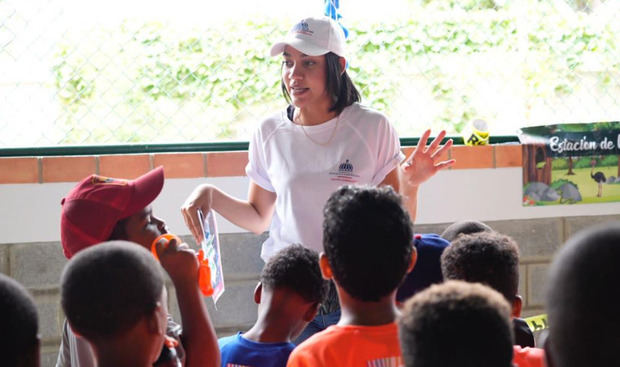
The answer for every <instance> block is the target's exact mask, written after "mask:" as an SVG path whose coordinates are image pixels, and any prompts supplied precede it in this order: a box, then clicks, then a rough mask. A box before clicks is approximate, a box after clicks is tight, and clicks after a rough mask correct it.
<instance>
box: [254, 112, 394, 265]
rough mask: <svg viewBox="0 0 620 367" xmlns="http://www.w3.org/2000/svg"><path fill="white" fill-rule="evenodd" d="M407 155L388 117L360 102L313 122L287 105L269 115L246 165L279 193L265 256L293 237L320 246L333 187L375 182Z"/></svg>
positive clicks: (318, 248)
mask: <svg viewBox="0 0 620 367" xmlns="http://www.w3.org/2000/svg"><path fill="white" fill-rule="evenodd" d="M334 129H336V130H335V131H334ZM304 130H305V131H304ZM308 136H310V137H311V138H312V139H310V138H309V137H308ZM330 139H331V140H330ZM328 142H329V143H328ZM327 143H328V144H327ZM319 144H324V145H319ZM403 158H404V155H403V154H402V153H401V151H400V141H399V140H398V135H397V134H396V131H394V129H393V128H392V126H391V125H390V123H389V122H388V120H387V118H386V117H385V116H384V115H383V114H381V113H379V112H377V111H374V110H372V109H369V108H367V107H364V106H362V105H360V104H357V103H355V104H353V105H351V106H349V107H347V108H345V109H344V110H343V111H342V113H340V115H339V116H338V117H336V118H333V119H331V120H329V121H327V122H325V123H322V124H320V125H315V126H304V127H302V126H300V125H297V124H295V123H293V122H292V121H291V120H289V118H288V117H287V114H286V111H282V112H280V113H278V114H275V115H273V116H271V117H269V118H267V119H266V120H265V121H263V122H262V123H261V125H260V127H259V129H258V130H257V131H256V132H255V133H254V136H253V137H252V140H251V141H250V147H249V163H248V165H247V166H246V168H245V171H246V174H247V175H248V177H250V178H251V179H252V180H253V181H254V182H255V183H256V184H257V185H259V186H260V187H262V188H263V189H265V190H267V191H271V192H275V193H276V195H277V197H276V203H275V212H274V215H273V219H272V222H271V227H270V229H269V238H268V239H267V240H266V241H265V243H263V247H262V250H261V257H262V258H263V260H265V261H267V260H268V259H269V258H270V257H271V256H272V255H273V254H275V253H276V252H277V251H279V250H280V249H282V248H284V247H286V246H289V245H291V244H293V243H299V244H301V245H303V246H305V247H307V248H310V249H313V250H315V251H317V252H320V251H322V250H323V242H322V240H323V227H322V223H323V207H324V205H325V202H326V201H327V199H328V198H329V196H330V195H331V193H332V192H334V191H335V190H336V189H337V188H338V187H340V186H342V185H344V184H366V185H371V186H376V185H378V184H380V183H381V182H382V181H383V179H384V178H385V177H386V176H387V174H388V173H390V172H391V171H392V170H393V169H394V168H396V167H397V166H398V164H399V163H400V161H401V160H402V159H403Z"/></svg>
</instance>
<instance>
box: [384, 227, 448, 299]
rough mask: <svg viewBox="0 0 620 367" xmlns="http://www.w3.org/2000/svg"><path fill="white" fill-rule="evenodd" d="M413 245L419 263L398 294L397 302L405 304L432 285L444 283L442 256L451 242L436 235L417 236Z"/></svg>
mask: <svg viewBox="0 0 620 367" xmlns="http://www.w3.org/2000/svg"><path fill="white" fill-rule="evenodd" d="M413 245H414V246H415V249H416V252H417V257H418V259H417V261H416V263H415V267H414V268H413V270H412V271H411V272H410V273H409V274H407V276H406V277H405V280H404V281H403V283H402V284H401V285H400V287H399V288H398V292H396V300H397V301H398V302H404V301H405V300H406V299H408V298H409V297H411V296H413V295H414V294H416V293H418V292H420V291H422V290H424V289H426V288H428V287H429V286H431V285H432V284H437V283H441V282H443V275H441V254H442V253H443V251H444V250H445V249H446V247H448V246H449V245H450V242H448V241H446V240H445V239H443V238H441V237H439V236H438V235H436V234H434V233H425V234H416V235H415V237H414V238H413Z"/></svg>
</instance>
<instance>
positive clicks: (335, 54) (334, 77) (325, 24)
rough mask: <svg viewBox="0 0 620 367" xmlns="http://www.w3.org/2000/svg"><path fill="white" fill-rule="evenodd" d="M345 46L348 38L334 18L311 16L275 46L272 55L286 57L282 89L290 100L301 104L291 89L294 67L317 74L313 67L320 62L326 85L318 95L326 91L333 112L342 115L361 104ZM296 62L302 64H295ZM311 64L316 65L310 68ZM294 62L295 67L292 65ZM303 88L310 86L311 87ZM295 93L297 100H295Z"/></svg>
mask: <svg viewBox="0 0 620 367" xmlns="http://www.w3.org/2000/svg"><path fill="white" fill-rule="evenodd" d="M345 46H346V39H345V35H344V32H343V30H342V27H341V26H340V25H339V24H338V23H337V22H335V21H334V20H333V19H330V18H328V17H319V18H312V17H310V18H305V19H302V20H301V21H300V22H299V23H297V24H295V25H294V26H293V28H292V29H291V30H290V32H289V33H288V35H287V36H286V38H285V39H284V40H283V41H281V42H277V43H275V44H274V45H273V46H272V48H271V56H276V55H280V54H284V61H283V64H282V82H281V87H282V93H283V95H284V98H285V99H286V101H287V102H288V103H289V104H295V105H296V103H295V102H296V101H297V98H295V97H296V95H295V94H293V93H291V89H290V87H291V85H290V84H291V83H293V84H295V83H294V81H292V80H291V79H294V77H293V78H290V73H292V72H293V69H292V68H293V67H294V68H295V70H296V73H300V70H303V72H313V71H314V70H313V68H312V67H314V66H315V63H317V61H318V63H317V64H316V65H318V66H320V67H321V68H322V70H320V71H321V73H322V74H323V75H324V83H323V84H324V85H323V90H319V91H315V92H320V93H323V92H325V95H326V96H327V98H328V99H329V100H330V108H329V111H336V112H337V113H340V112H341V111H342V110H343V109H344V108H345V107H347V106H349V105H351V104H353V103H354V102H359V101H360V100H361V96H360V94H359V92H358V91H357V89H356V88H355V85H354V84H353V82H352V81H351V78H350V77H349V75H348V74H347V72H346V60H345V58H346V52H345ZM293 53H299V54H300V56H301V59H299V60H295V59H296V58H295V57H294V55H292V54H293ZM317 57H318V59H317ZM295 61H301V62H300V63H299V64H298V65H295V64H296V63H295ZM308 62H311V63H312V65H306V64H307V63H308ZM291 63H292V65H289V64H291ZM302 64H303V65H302ZM309 66H312V67H309ZM287 73H289V74H287ZM297 75H299V74H297ZM298 84H299V83H298ZM299 86H300V87H305V88H307V87H309V85H299ZM291 94H293V97H294V98H291ZM300 101H302V99H300ZM297 107H301V106H297Z"/></svg>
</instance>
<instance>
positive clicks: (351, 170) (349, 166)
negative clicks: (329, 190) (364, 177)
mask: <svg viewBox="0 0 620 367" xmlns="http://www.w3.org/2000/svg"><path fill="white" fill-rule="evenodd" d="M329 175H330V176H331V180H332V181H340V182H346V183H357V182H358V181H359V177H360V176H359V175H356V174H355V167H354V166H353V163H351V161H350V160H348V159H347V160H345V161H344V162H342V163H340V164H339V165H338V170H337V171H332V172H330V173H329Z"/></svg>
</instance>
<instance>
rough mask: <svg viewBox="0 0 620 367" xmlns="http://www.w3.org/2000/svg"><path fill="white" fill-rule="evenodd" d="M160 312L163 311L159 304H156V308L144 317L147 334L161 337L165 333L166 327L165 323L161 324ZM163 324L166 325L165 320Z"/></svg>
mask: <svg viewBox="0 0 620 367" xmlns="http://www.w3.org/2000/svg"><path fill="white" fill-rule="evenodd" d="M162 312H164V311H163V309H162V305H161V302H157V306H156V307H155V309H154V310H153V312H151V314H150V315H147V316H146V327H147V330H148V332H149V333H151V334H159V335H163V334H165V333H166V326H167V325H166V324H165V323H162V319H161V318H160V317H159V315H160V314H161V313H162ZM165 322H166V323H167V322H168V320H167V319H166V321H165Z"/></svg>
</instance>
